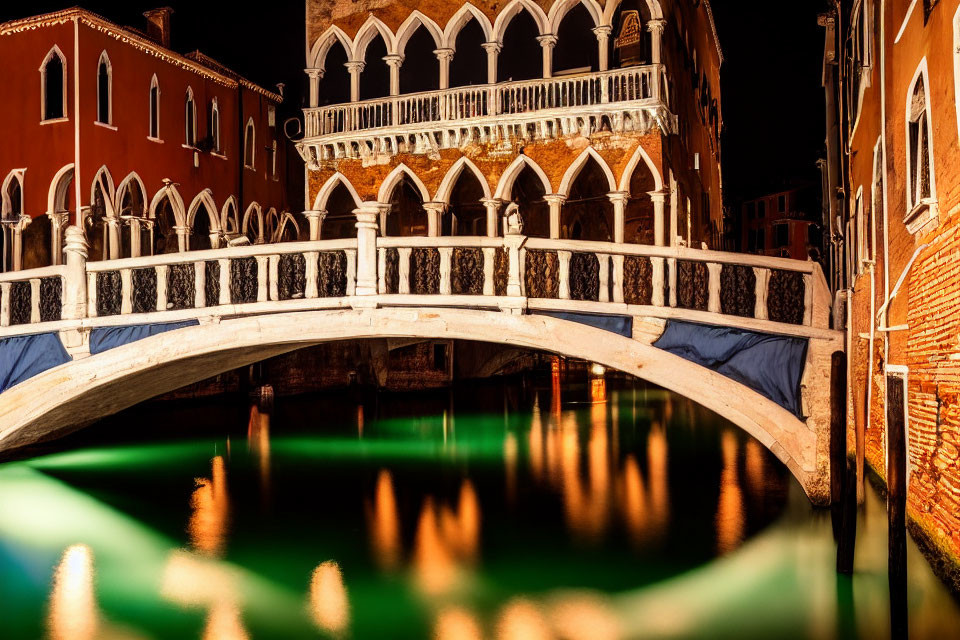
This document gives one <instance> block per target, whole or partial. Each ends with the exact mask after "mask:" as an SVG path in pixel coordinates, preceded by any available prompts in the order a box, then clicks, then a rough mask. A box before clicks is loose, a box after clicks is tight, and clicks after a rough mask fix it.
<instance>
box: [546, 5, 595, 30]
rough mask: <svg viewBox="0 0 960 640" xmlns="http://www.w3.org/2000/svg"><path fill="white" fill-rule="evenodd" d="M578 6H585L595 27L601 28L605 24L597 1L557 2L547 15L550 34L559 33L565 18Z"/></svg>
mask: <svg viewBox="0 0 960 640" xmlns="http://www.w3.org/2000/svg"><path fill="white" fill-rule="evenodd" d="M577 5H583V7H584V8H585V9H586V10H587V12H588V13H589V14H590V18H592V19H593V26H594V27H599V26H600V25H601V24H603V9H602V8H601V7H600V5H599V4H598V3H597V2H596V0H557V1H556V2H554V3H553V5H552V6H551V7H550V13H549V14H548V15H547V22H548V24H549V25H550V33H554V34H556V33H558V32H559V31H560V23H561V22H563V19H564V17H565V16H566V15H567V13H569V12H570V11H571V10H572V9H574V8H575V7H576V6H577Z"/></svg>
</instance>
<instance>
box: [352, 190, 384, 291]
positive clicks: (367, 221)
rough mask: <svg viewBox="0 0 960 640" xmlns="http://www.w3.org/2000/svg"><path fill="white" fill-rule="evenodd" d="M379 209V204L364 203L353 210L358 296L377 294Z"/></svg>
mask: <svg viewBox="0 0 960 640" xmlns="http://www.w3.org/2000/svg"><path fill="white" fill-rule="evenodd" d="M381 208H382V205H381V204H380V203H379V202H364V203H363V204H361V205H360V208H359V209H354V210H353V214H354V215H355V216H357V293H356V295H358V296H373V295H376V294H377V228H378V225H377V219H378V218H379V217H380V210H381Z"/></svg>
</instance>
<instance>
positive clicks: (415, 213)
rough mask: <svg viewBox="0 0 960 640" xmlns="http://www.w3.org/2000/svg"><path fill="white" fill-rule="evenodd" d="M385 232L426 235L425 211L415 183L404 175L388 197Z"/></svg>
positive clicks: (395, 235) (409, 235)
mask: <svg viewBox="0 0 960 640" xmlns="http://www.w3.org/2000/svg"><path fill="white" fill-rule="evenodd" d="M390 205H391V207H390V213H389V215H387V232H386V234H385V235H388V236H391V237H403V238H408V237H412V236H425V235H427V212H426V210H425V209H424V208H423V197H422V196H421V193H420V190H419V189H418V187H417V185H416V184H415V183H414V182H413V180H411V179H410V177H409V176H407V175H404V176H403V180H401V181H400V182H399V183H398V184H397V186H396V187H394V189H393V194H392V195H391V197H390Z"/></svg>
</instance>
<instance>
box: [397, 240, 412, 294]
mask: <svg viewBox="0 0 960 640" xmlns="http://www.w3.org/2000/svg"><path fill="white" fill-rule="evenodd" d="M412 254H413V249H411V248H410V247H400V248H399V249H397V279H398V280H399V283H398V285H397V293H402V294H404V295H407V294H409V293H410V256H411V255H412Z"/></svg>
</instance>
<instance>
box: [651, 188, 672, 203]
mask: <svg viewBox="0 0 960 640" xmlns="http://www.w3.org/2000/svg"><path fill="white" fill-rule="evenodd" d="M647 195H648V196H650V199H651V200H653V201H654V202H666V201H667V196H669V195H670V191H669V190H667V191H648V192H647Z"/></svg>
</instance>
